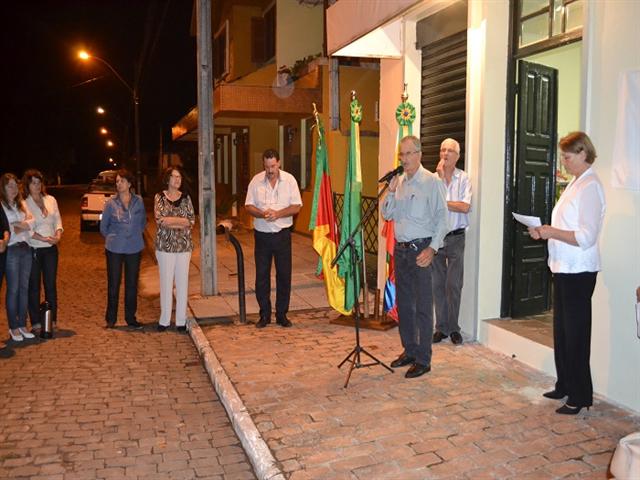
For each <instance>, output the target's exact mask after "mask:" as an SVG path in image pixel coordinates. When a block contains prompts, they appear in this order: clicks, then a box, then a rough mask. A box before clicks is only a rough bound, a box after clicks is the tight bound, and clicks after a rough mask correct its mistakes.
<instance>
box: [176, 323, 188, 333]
mask: <svg viewBox="0 0 640 480" xmlns="http://www.w3.org/2000/svg"><path fill="white" fill-rule="evenodd" d="M176 331H177V332H178V333H187V326H186V325H180V326H179V327H176Z"/></svg>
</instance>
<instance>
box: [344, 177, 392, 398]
mask: <svg viewBox="0 0 640 480" xmlns="http://www.w3.org/2000/svg"><path fill="white" fill-rule="evenodd" d="M392 178H393V177H392ZM390 180H391V179H389V180H388V181H387V182H385V185H384V187H382V189H381V190H380V191H379V192H378V196H377V197H376V200H380V197H381V196H382V194H383V193H384V192H385V191H386V190H387V188H389V181H390ZM377 203H378V202H375V203H374V202H371V203H370V204H369V207H368V208H367V210H366V211H365V213H364V215H363V216H362V218H360V222H359V223H358V224H357V225H356V226H355V228H354V229H353V231H352V232H351V235H349V237H348V238H347V240H346V241H345V242H344V243H343V244H342V246H341V247H340V248H339V249H338V252H337V253H336V256H335V257H334V258H333V260H331V266H332V267H335V265H336V263H338V260H339V259H340V257H341V256H342V255H343V254H344V252H345V251H346V249H347V247H349V253H350V255H349V259H350V263H351V275H352V277H353V285H354V286H355V285H358V283H359V282H358V281H357V280H358V277H359V275H360V270H359V268H358V254H357V252H356V242H355V238H356V235H358V234H359V232H360V231H361V229H362V225H364V223H365V222H366V221H367V220H369V218H370V217H371V215H372V214H373V210H374V207H375V205H376V204H377ZM363 260H364V259H363ZM355 293H356V295H355V298H354V303H353V318H354V320H355V321H354V324H355V330H356V346H355V347H354V348H353V350H351V353H349V355H347V356H346V357H345V358H344V360H342V362H340V364H339V365H338V368H342V365H344V364H345V363H346V362H350V363H351V366H350V367H349V372H348V373H347V380H346V381H345V382H344V388H347V386H348V385H349V379H350V378H351V373H352V372H353V369H354V368H363V367H372V366H374V365H380V366H382V367H384V368H386V369H387V370H389V371H390V372H391V373H393V369H392V368H391V367H389V366H388V365H387V364H385V363H384V362H381V361H380V360H378V359H377V358H376V357H374V356H373V355H371V354H370V353H369V352H367V351H366V350H365V349H364V348H363V347H362V346H361V345H360V303H359V297H360V292H355ZM361 354H364V355H366V356H367V357H369V358H370V359H371V360H373V361H372V362H370V363H362V362H361V359H360V355H361Z"/></svg>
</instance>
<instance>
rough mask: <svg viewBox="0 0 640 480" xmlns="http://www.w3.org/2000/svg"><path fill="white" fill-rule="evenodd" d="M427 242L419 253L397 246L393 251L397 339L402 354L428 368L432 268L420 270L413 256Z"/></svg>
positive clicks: (430, 336) (421, 244)
mask: <svg viewBox="0 0 640 480" xmlns="http://www.w3.org/2000/svg"><path fill="white" fill-rule="evenodd" d="M430 242H431V239H428V240H427V241H424V242H422V243H420V244H418V245H417V248H418V250H415V249H413V248H411V247H400V246H399V245H397V244H396V247H395V249H394V261H395V272H396V292H397V297H396V300H397V303H398V317H399V319H400V321H399V327H398V329H399V331H400V340H401V342H402V347H403V348H404V353H405V354H406V355H407V356H409V357H412V358H415V360H416V363H419V364H421V365H431V340H432V337H433V296H432V292H431V270H432V266H431V265H429V266H428V267H419V266H418V265H416V257H417V256H418V253H420V251H421V250H422V249H424V248H426V247H428V246H429V243H430Z"/></svg>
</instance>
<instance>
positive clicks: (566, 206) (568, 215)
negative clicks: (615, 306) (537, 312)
mask: <svg viewBox="0 0 640 480" xmlns="http://www.w3.org/2000/svg"><path fill="white" fill-rule="evenodd" d="M606 206H607V205H606V201H605V198H604V189H603V188H602V183H601V182H600V179H599V178H598V175H596V173H595V172H594V171H593V170H592V169H591V167H589V168H588V169H587V170H586V171H585V172H584V173H583V174H582V175H580V176H579V177H578V178H574V179H573V180H571V182H570V183H569V185H567V188H566V190H565V191H564V192H563V193H562V195H561V196H560V199H559V200H558V203H557V204H556V206H555V207H554V208H553V213H552V214H551V226H552V227H556V228H559V229H561V230H569V231H573V232H574V234H575V237H576V242H577V243H578V246H574V245H570V244H568V243H565V242H561V241H560V240H554V239H549V242H548V248H549V268H550V269H551V271H552V272H553V273H581V272H598V271H600V252H599V249H598V236H599V235H600V230H602V221H603V219H604V213H605V210H606Z"/></svg>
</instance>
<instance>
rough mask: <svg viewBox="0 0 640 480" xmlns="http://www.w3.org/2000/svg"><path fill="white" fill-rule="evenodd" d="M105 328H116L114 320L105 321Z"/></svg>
mask: <svg viewBox="0 0 640 480" xmlns="http://www.w3.org/2000/svg"><path fill="white" fill-rule="evenodd" d="M106 328H116V323H115V322H113V323H111V322H107V327H106Z"/></svg>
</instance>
